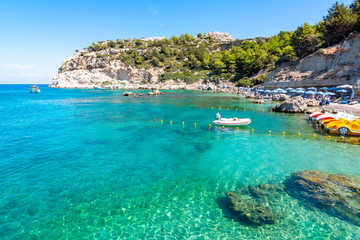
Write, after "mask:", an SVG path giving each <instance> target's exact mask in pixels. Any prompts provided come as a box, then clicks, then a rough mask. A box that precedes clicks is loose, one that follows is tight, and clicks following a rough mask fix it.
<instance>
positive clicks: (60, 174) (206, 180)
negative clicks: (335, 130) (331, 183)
mask: <svg viewBox="0 0 360 240" xmlns="http://www.w3.org/2000/svg"><path fill="white" fill-rule="evenodd" d="M27 87H28V86H27V85H0V99H1V102H2V105H1V107H0V112H1V114H2V118H1V124H0V135H1V139H3V141H1V142H0V156H1V159H2V161H1V162H0V169H1V170H0V182H1V184H0V190H1V195H0V196H1V198H0V206H1V211H0V215H1V218H0V239H11V238H13V239H226V238H228V239H264V238H269V239H279V238H280V239H281V238H283V239H313V238H319V239H322V238H324V239H334V238H337V239H356V238H357V237H358V236H359V235H360V229H359V227H358V226H356V225H355V224H353V223H351V222H348V221H345V220H341V219H339V218H336V217H333V216H331V215H328V214H327V213H325V212H323V211H321V210H319V209H313V208H310V207H309V206H307V205H306V204H305V203H304V202H302V201H299V200H297V199H295V198H292V197H291V196H289V195H287V194H286V193H283V194H281V195H280V196H279V197H276V200H274V201H273V202H271V204H270V207H271V208H272V210H273V211H274V212H275V213H276V215H277V222H276V224H273V225H264V226H252V225H249V224H245V223H244V222H239V221H236V220H234V219H232V218H229V217H228V216H227V213H226V211H225V210H224V209H223V208H222V201H223V199H224V198H225V197H226V195H225V193H226V192H227V191H236V190H237V189H240V188H244V187H247V186H255V185H258V184H272V185H275V186H282V185H283V181H284V180H285V179H286V178H287V177H289V176H290V175H291V174H292V173H293V172H296V171H304V170H322V171H326V172H329V173H335V174H342V175H345V176H347V177H349V178H352V179H356V180H358V181H359V178H358V176H359V173H360V164H359V163H360V162H359V161H360V160H359V157H358V156H359V154H360V148H359V146H357V145H350V144H346V143H339V142H335V141H329V140H327V139H326V138H314V137H312V135H313V134H314V133H316V132H315V130H314V129H313V128H312V127H311V126H310V124H309V122H308V121H307V116H306V115H304V114H298V115H296V114H283V113H275V112H270V111H269V109H270V108H271V107H273V106H274V103H271V102H267V103H266V104H263V105H255V104H252V103H251V100H249V99H244V98H240V97H239V96H236V95H225V94H219V93H213V92H206V93H204V92H200V91H180V90H179V91H167V92H168V93H167V94H164V95H159V96H147V95H145V94H144V96H143V97H142V98H132V97H124V96H122V94H123V91H122V90H121V91H120V90H109V91H104V90H95V89H56V88H47V87H45V86H41V85H40V88H41V93H40V94H30V93H28V92H27ZM135 92H137V93H140V92H142V93H145V91H140V90H136V91H135ZM217 112H219V113H221V114H222V116H224V117H235V116H236V117H241V118H244V117H249V118H251V119H252V122H251V124H250V125H249V126H246V127H241V128H240V129H239V130H238V131H235V130H234V129H221V128H216V127H214V126H211V127H210V128H209V126H208V124H209V123H211V122H212V121H213V120H214V117H215V114H216V113H217ZM170 121H172V123H170ZM183 122H184V124H182V123H183ZM194 123H196V126H194ZM252 129H255V131H254V132H252ZM268 130H271V131H272V132H273V134H268ZM283 131H286V135H281V134H280V133H281V132H283ZM299 131H300V132H301V137H298V136H296V133H297V132H299Z"/></svg>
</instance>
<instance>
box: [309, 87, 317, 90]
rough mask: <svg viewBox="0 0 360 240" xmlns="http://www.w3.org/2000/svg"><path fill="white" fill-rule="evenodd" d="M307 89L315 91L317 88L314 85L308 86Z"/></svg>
mask: <svg viewBox="0 0 360 240" xmlns="http://www.w3.org/2000/svg"><path fill="white" fill-rule="evenodd" d="M308 90H314V91H316V90H317V88H316V87H309V88H308Z"/></svg>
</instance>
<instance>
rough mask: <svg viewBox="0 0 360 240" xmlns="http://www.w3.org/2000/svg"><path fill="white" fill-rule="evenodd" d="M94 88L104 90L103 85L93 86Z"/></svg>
mask: <svg viewBox="0 0 360 240" xmlns="http://www.w3.org/2000/svg"><path fill="white" fill-rule="evenodd" d="M94 89H97V90H104V89H105V88H103V87H100V86H95V87H94Z"/></svg>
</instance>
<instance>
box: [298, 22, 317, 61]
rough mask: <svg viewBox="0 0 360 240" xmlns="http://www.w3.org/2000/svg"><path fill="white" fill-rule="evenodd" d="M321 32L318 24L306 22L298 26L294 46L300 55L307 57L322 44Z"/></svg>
mask: <svg viewBox="0 0 360 240" xmlns="http://www.w3.org/2000/svg"><path fill="white" fill-rule="evenodd" d="M321 43H322V41H321V33H320V31H319V29H318V26H312V25H310V24H308V23H304V24H303V25H301V26H300V27H298V28H297V29H296V30H295V31H294V34H293V37H292V46H293V47H294V50H295V52H296V55H297V56H298V57H305V56H307V55H309V54H311V53H313V52H315V51H316V50H318V49H319V48H320V46H321Z"/></svg>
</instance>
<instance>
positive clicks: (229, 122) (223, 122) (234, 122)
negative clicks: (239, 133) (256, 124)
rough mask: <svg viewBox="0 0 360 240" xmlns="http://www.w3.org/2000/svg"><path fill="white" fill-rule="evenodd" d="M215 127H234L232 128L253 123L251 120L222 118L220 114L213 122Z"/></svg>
mask: <svg viewBox="0 0 360 240" xmlns="http://www.w3.org/2000/svg"><path fill="white" fill-rule="evenodd" d="M212 123H213V124H214V125H217V126H232V127H239V126H246V125H249V124H250V123H251V119H250V118H237V117H233V118H222V117H221V115H220V114H219V113H217V114H216V120H215V121H213V122H212Z"/></svg>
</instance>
